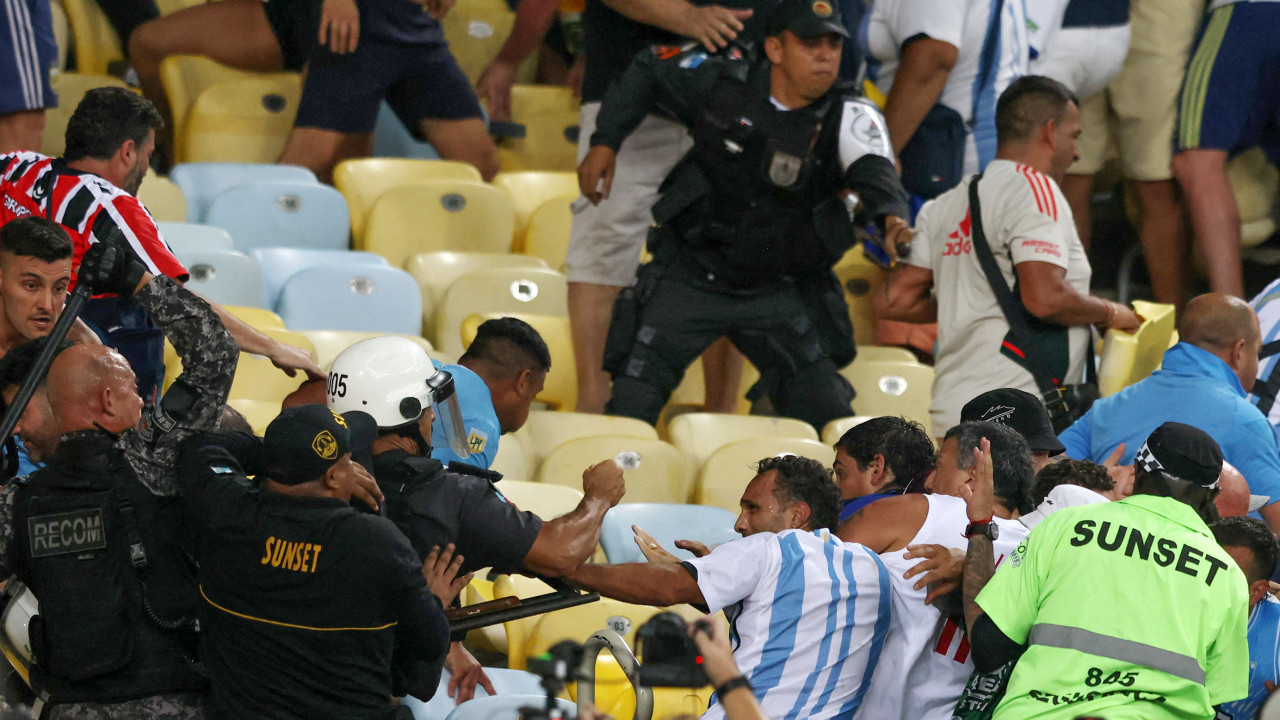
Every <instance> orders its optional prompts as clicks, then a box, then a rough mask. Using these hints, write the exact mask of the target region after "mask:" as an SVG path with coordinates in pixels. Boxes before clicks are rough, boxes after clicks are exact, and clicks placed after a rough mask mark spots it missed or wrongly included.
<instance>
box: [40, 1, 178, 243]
mask: <svg viewBox="0 0 1280 720" xmlns="http://www.w3.org/2000/svg"><path fill="white" fill-rule="evenodd" d="M88 2H89V4H90V5H93V6H94V8H97V3H95V2H93V0H88ZM104 22H105V21H104ZM50 81H51V82H50V84H51V85H53V90H54V92H56V93H58V107H56V108H49V109H48V110H45V111H44V137H43V138H42V139H41V141H40V152H42V153H44V154H45V155H51V156H53V157H61V156H62V152H63V150H66V147H67V137H66V136H67V122H68V121H70V120H71V113H73V112H75V110H76V106H77V105H79V104H80V100H82V99H83V98H84V94H85V93H87V92H89V91H90V90H92V89H94V88H100V87H122V88H127V87H128V85H125V83H124V81H123V80H120V79H119V78H114V77H111V76H109V75H82V74H80V73H72V72H55V73H53V74H52V75H51V76H50ZM184 219H185V218H184Z"/></svg>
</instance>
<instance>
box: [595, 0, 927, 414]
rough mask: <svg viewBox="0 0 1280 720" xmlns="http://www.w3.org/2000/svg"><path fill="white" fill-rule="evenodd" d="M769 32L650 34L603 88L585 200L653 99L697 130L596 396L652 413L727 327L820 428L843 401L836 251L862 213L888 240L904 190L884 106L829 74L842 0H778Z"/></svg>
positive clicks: (843, 340)
mask: <svg viewBox="0 0 1280 720" xmlns="http://www.w3.org/2000/svg"><path fill="white" fill-rule="evenodd" d="M766 33H767V37H766V38H765V40H764V43H763V46H762V47H760V46H757V45H756V44H754V43H746V44H737V43H735V44H730V45H729V46H728V47H726V48H724V49H722V50H720V51H719V52H717V53H714V54H708V53H707V52H706V51H705V50H703V49H702V48H701V47H699V46H696V45H687V46H684V47H654V48H651V49H650V50H647V51H645V52H642V53H641V54H640V55H639V56H637V58H636V60H635V61H634V62H633V63H632V66H631V68H630V69H629V70H628V71H627V73H626V74H625V75H624V76H623V77H622V78H620V79H619V80H618V82H617V83H616V84H615V85H614V86H613V88H612V89H611V90H610V92H609V94H608V95H607V96H606V97H605V101H604V105H603V107H602V108H601V111H600V116H599V119H598V122H597V129H596V132H595V134H594V135H593V136H592V140H591V144H592V148H591V150H590V151H589V152H588V153H587V156H586V157H585V158H584V160H583V162H582V165H581V166H580V167H579V168H578V175H579V183H580V187H581V190H582V193H583V195H584V196H585V197H587V198H588V199H590V200H591V201H592V202H597V203H598V202H600V201H601V200H602V199H604V198H605V197H607V195H608V191H609V186H610V184H611V182H612V177H613V167H614V157H615V153H616V149H617V148H618V146H619V145H620V144H621V142H622V140H623V139H624V138H625V137H626V136H627V134H628V133H629V132H630V131H631V130H632V129H633V128H634V127H635V126H636V125H637V124H638V123H639V122H640V120H641V119H642V118H643V117H644V115H645V113H646V112H649V111H650V110H651V109H654V108H657V109H661V110H663V111H665V112H667V113H669V114H671V115H672V116H674V117H675V118H677V119H678V120H680V121H681V122H683V123H685V124H686V125H688V126H689V127H690V129H691V131H692V134H693V138H694V146H693V149H691V150H690V151H689V152H688V153H687V154H686V155H685V157H684V158H683V159H682V160H681V161H680V163H679V164H677V165H676V167H675V169H674V170H672V172H671V174H670V175H669V176H667V179H666V180H665V181H664V182H663V185H662V189H661V197H660V199H659V200H658V202H657V203H656V204H655V205H654V207H653V220H654V228H653V230H652V231H651V233H650V238H649V250H650V252H651V253H652V255H653V257H654V259H653V261H652V262H650V263H648V264H646V265H645V267H644V268H642V270H641V273H640V275H639V277H638V279H637V282H636V285H635V287H634V288H633V289H632V290H630V291H628V292H624V293H623V294H622V295H621V296H620V297H619V301H618V303H617V304H616V305H615V307H614V319H613V324H612V326H611V327H610V337H609V341H608V344H607V347H606V351H605V369H606V370H608V371H609V372H610V373H611V374H612V375H613V397H612V398H611V400H610V402H609V405H608V407H607V408H606V412H609V413H611V414H618V415H628V416H631V417H636V418H640V419H642V420H645V421H647V422H649V423H654V422H656V421H657V419H658V414H659V412H660V411H661V409H662V406H663V405H665V404H666V401H667V398H668V397H669V396H670V394H671V391H672V390H673V389H674V388H675V387H676V385H677V384H678V383H679V382H680V379H681V377H682V376H683V374H684V371H685V368H687V367H688V365H689V363H691V362H692V361H693V359H694V358H695V357H697V356H698V354H699V353H701V352H702V350H703V349H704V348H705V347H706V346H707V345H709V344H710V343H711V342H712V341H714V340H715V339H716V338H717V337H720V336H728V337H729V338H730V339H731V340H732V341H733V343H734V344H735V345H737V346H738V348H739V349H740V350H742V352H743V353H744V354H746V356H747V357H748V358H749V359H750V360H751V361H752V363H754V364H755V366H756V367H757V368H759V369H760V372H761V376H762V381H761V384H760V386H758V388H757V390H758V391H759V392H760V393H761V394H767V395H768V396H769V397H770V399H771V400H772V402H773V405H774V407H775V408H776V409H777V410H778V411H779V412H781V413H782V414H784V415H789V416H792V417H796V418H799V419H801V420H805V421H807V422H810V423H812V424H813V425H815V426H816V427H819V428H821V427H822V426H823V425H824V424H825V423H826V422H828V421H830V420H832V419H834V418H837V417H842V416H846V415H848V414H850V408H849V402H850V401H851V400H852V398H853V392H852V389H851V388H850V387H849V385H848V383H847V382H845V381H844V380H843V379H842V378H841V377H840V376H839V375H838V373H837V372H836V370H837V368H838V367H839V366H842V365H844V364H846V363H848V362H850V361H852V359H853V356H854V353H855V351H854V347H853V329H852V324H851V323H850V321H849V318H848V310H847V307H846V306H845V304H844V298H843V293H842V292H841V290H840V287H839V285H838V283H837V281H836V280H835V277H834V275H833V274H832V273H831V266H832V265H833V264H834V263H835V262H836V260H838V259H839V258H840V257H841V256H842V255H843V254H844V252H845V251H846V250H848V249H849V247H851V246H852V244H853V242H854V234H853V232H852V228H853V225H854V221H855V220H856V221H857V224H859V225H861V224H863V223H864V222H874V223H876V224H877V225H879V230H881V231H884V230H885V229H886V227H887V229H888V235H889V241H890V242H889V243H888V244H889V245H890V246H893V245H895V244H896V242H897V240H898V236H899V234H901V233H903V232H908V231H909V229H908V228H907V227H906V223H905V222H904V221H903V220H902V218H904V217H906V216H907V212H908V209H907V200H906V194H905V192H904V191H903V189H902V185H901V182H900V181H899V180H898V176H897V172H896V170H895V168H894V164H893V151H892V146H891V145H890V142H889V137H888V133H887V130H886V127H885V121H884V118H883V116H881V114H880V112H879V111H878V110H877V109H876V108H875V106H874V105H872V104H871V103H870V102H868V101H866V100H865V99H863V98H861V97H858V96H857V95H856V93H855V92H854V91H852V90H851V89H850V88H848V87H846V86H837V85H836V81H837V72H838V68H839V63H840V54H841V42H842V40H843V39H844V38H845V37H847V32H846V31H845V29H844V26H843V24H842V23H841V21H840V15H839V11H838V10H837V9H836V7H835V3H833V2H830V1H829V0H783V2H781V3H780V4H779V5H778V6H777V7H776V8H775V9H774V10H773V11H772V12H771V13H770V15H769V17H768V18H767V21H766ZM761 51H763V52H762V53H761ZM850 190H851V191H852V192H853V193H854V194H855V195H856V199H855V198H854V197H853V196H852V195H849V194H848V191H850ZM859 200H860V206H859V204H858V201H859ZM853 207H856V208H858V210H857V215H856V216H855V217H851V210H850V208H853Z"/></svg>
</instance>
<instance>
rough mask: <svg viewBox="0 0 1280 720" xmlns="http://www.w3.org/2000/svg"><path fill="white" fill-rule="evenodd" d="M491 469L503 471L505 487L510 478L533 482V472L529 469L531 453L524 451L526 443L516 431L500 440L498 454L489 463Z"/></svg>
mask: <svg viewBox="0 0 1280 720" xmlns="http://www.w3.org/2000/svg"><path fill="white" fill-rule="evenodd" d="M489 469H490V470H493V471H494V472H500V473H502V483H503V485H502V486H503V487H506V483H507V481H509V480H515V481H517V482H531V481H532V480H533V472H532V471H531V470H530V469H529V454H528V453H526V452H525V451H524V443H522V442H521V441H520V438H518V437H516V435H515V433H507V434H506V435H503V436H502V439H501V440H500V441H499V442H498V455H497V457H495V458H494V459H493V463H492V464H491V465H489Z"/></svg>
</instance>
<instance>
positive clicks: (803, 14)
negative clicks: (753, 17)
mask: <svg viewBox="0 0 1280 720" xmlns="http://www.w3.org/2000/svg"><path fill="white" fill-rule="evenodd" d="M783 30H790V31H791V32H792V33H794V34H795V36H796V37H801V38H811V37H818V36H819V35H829V34H831V33H835V34H836V35H839V36H840V37H845V38H847V37H849V31H848V30H846V29H845V27H844V22H842V21H841V20H840V10H839V8H837V7H836V4H835V0H782V2H780V3H778V5H777V7H775V8H774V9H773V10H772V12H770V14H769V19H768V22H767V23H766V26H765V34H766V35H770V36H772V35H780V34H782V31H783Z"/></svg>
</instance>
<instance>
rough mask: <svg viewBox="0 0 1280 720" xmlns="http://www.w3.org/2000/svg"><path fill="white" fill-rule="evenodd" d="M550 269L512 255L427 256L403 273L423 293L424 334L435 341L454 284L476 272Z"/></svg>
mask: <svg viewBox="0 0 1280 720" xmlns="http://www.w3.org/2000/svg"><path fill="white" fill-rule="evenodd" d="M496 268H542V269H546V268H547V263H546V262H545V261H543V260H542V258H536V257H531V256H529V255H512V254H509V253H477V252H447V251H445V252H428V253H418V254H417V255H414V256H413V257H411V258H409V259H408V260H407V261H405V264H404V269H405V270H407V271H409V274H410V275H412V276H413V277H414V279H415V280H417V281H418V287H419V288H421V289H422V332H423V334H424V335H427V336H429V337H435V336H436V333H435V326H436V309H437V308H438V307H439V306H440V302H441V301H442V300H444V294H445V292H446V291H447V290H448V289H449V286H450V285H452V284H453V281H455V280H457V279H458V278H460V277H462V276H463V275H467V274H469V273H473V272H475V271H477V270H492V269H496Z"/></svg>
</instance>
